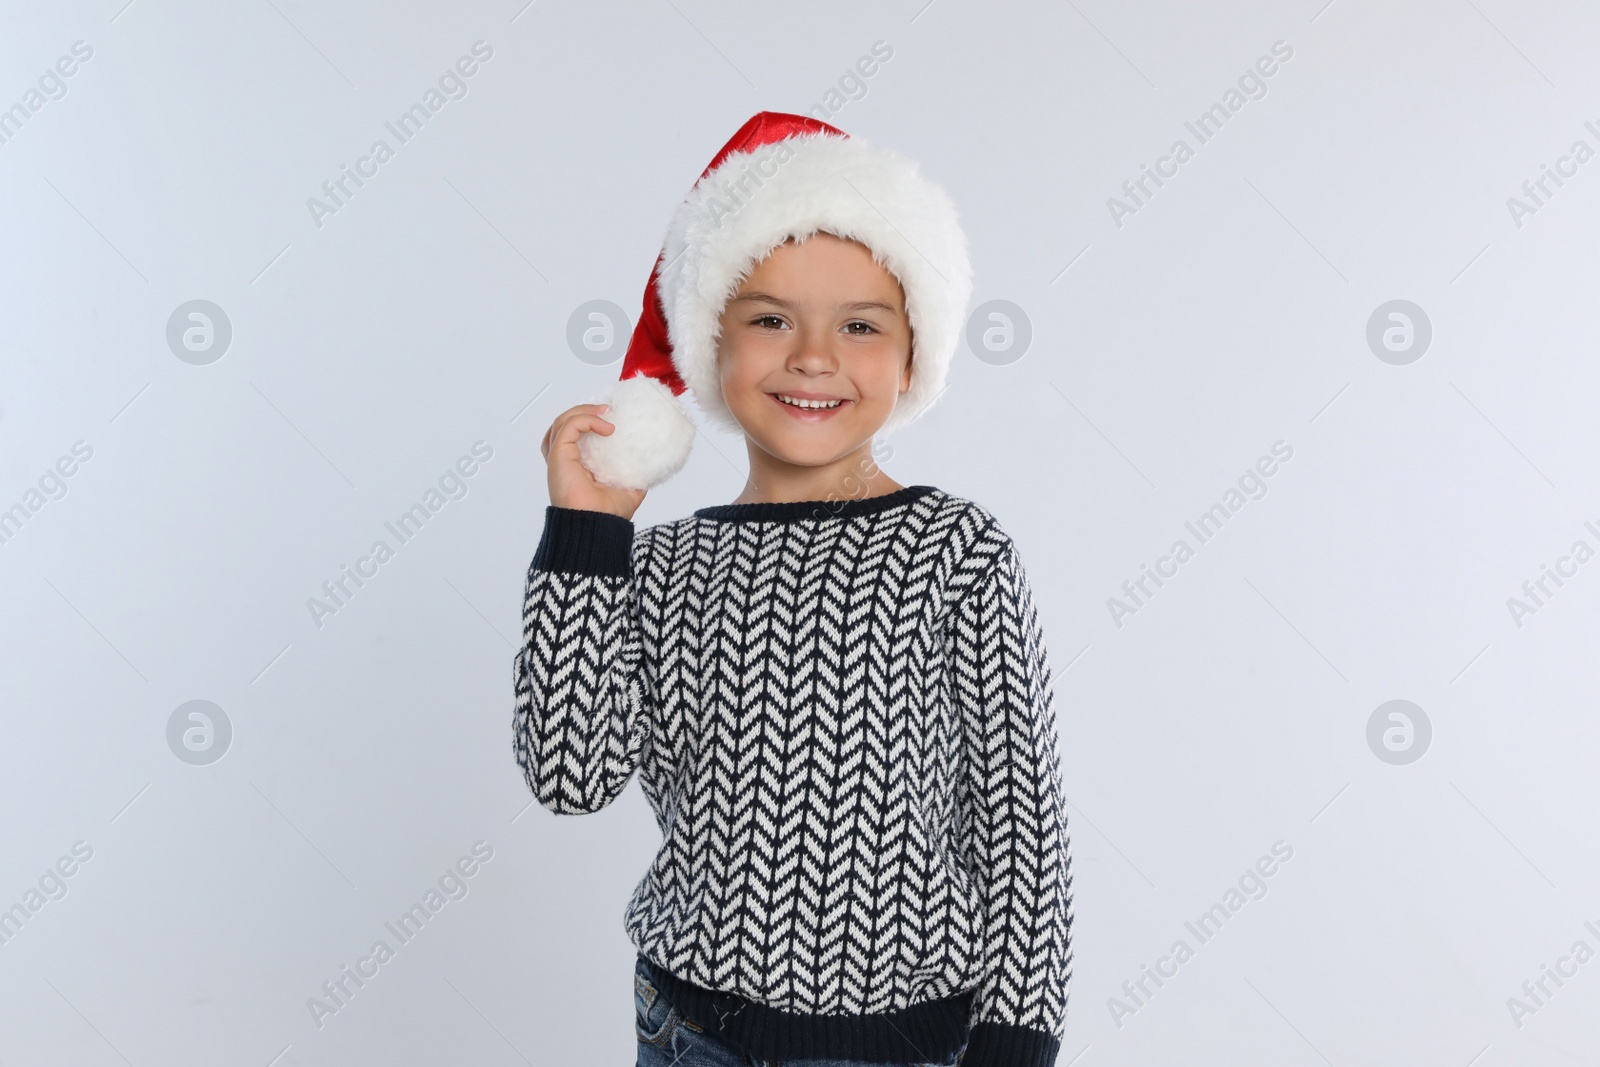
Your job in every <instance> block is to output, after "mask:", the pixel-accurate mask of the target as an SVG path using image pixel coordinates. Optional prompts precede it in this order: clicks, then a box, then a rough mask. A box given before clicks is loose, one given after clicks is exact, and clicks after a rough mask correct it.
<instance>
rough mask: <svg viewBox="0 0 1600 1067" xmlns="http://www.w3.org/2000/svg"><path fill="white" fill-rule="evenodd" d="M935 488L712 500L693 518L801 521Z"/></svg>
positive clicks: (876, 508)
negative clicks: (835, 496) (784, 498)
mask: <svg viewBox="0 0 1600 1067" xmlns="http://www.w3.org/2000/svg"><path fill="white" fill-rule="evenodd" d="M937 491H938V490H937V489H936V488H935V487H934V486H931V485H908V486H904V487H902V488H900V489H896V490H895V491H894V492H892V493H884V494H883V495H882V496H870V497H861V498H851V499H847V500H790V501H784V502H782V503H758V504H716V505H713V506H712V507H709V508H700V509H699V510H698V511H696V512H695V513H694V517H695V518H697V519H710V520H711V521H713V522H802V521H804V520H806V519H851V518H855V517H856V516H858V515H875V514H877V513H878V512H880V511H887V510H889V509H890V508H897V507H901V506H902V505H905V504H909V503H911V502H912V501H913V500H917V499H919V498H921V497H923V496H926V495H927V494H928V493H933V492H937Z"/></svg>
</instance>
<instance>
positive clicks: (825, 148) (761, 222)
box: [578, 111, 972, 489]
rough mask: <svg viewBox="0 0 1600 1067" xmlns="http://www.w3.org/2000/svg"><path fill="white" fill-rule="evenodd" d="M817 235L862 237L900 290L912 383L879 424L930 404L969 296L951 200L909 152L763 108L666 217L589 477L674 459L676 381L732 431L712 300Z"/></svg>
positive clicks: (620, 479)
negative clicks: (780, 251) (787, 247)
mask: <svg viewBox="0 0 1600 1067" xmlns="http://www.w3.org/2000/svg"><path fill="white" fill-rule="evenodd" d="M818 231H825V232H828V233H832V234H835V235H837V236H839V237H844V238H848V239H851V240H855V241H859V242H861V243H862V244H863V245H865V246H866V247H867V248H869V249H870V250H871V251H872V253H873V257H874V259H875V260H877V261H878V262H879V263H881V264H882V265H883V266H884V267H886V268H887V269H888V270H889V272H890V273H892V274H893V275H894V276H895V278H896V279H898V280H899V282H900V285H901V287H902V288H903V289H904V290H905V294H906V313H907V316H908V318H909V319H910V322H911V332H912V359H911V388H910V389H909V390H908V391H907V392H905V393H903V394H902V395H901V396H900V397H899V399H898V400H897V401H896V403H895V407H894V411H893V413H892V414H891V415H890V416H889V419H888V420H887V422H886V423H885V425H884V432H892V431H893V430H895V429H897V428H899V427H901V426H903V425H905V424H906V423H908V422H910V421H911V420H913V419H915V418H916V417H917V416H918V415H921V414H922V413H923V412H924V411H925V410H927V409H928V408H929V407H930V406H932V404H933V402H934V400H936V399H937V398H938V396H939V394H940V392H941V391H942V390H943V388H944V384H945V379H946V376H947V374H948V372H949V368H950V361H951V359H952V358H953V357H954V355H955V350H956V346H957V344H958V343H959V342H960V338H961V331H962V325H963V320H964V318H965V316H966V309H967V301H968V299H969V298H970V296H971V295H972V265H971V263H970V261H969V260H968V257H967V239H966V235H965V233H963V231H962V229H961V223H960V220H959V217H958V215H957V213H956V208H955V205H954V203H952V202H951V200H950V197H949V196H948V195H947V194H946V193H945V191H944V190H943V189H941V188H940V187H939V186H937V185H935V184H934V183H933V182H931V181H929V180H928V179H926V178H924V177H923V176H922V175H921V174H920V173H919V172H918V169H917V164H916V163H915V162H913V161H912V160H909V159H906V158H905V157H903V156H900V155H897V154H895V153H893V152H890V151H888V150H886V149H881V148H873V147H871V146H870V145H868V144H867V142H866V141H864V140H863V139H861V138H860V137H851V136H848V135H847V134H845V133H844V132H843V131H841V130H838V129H836V128H835V127H833V126H830V125H828V124H827V123H825V122H819V121H818V120H816V119H813V118H808V117H806V116H804V115H786V114H782V113H780V112H773V111H763V112H761V113H760V114H757V115H755V116H754V117H752V118H751V119H750V121H748V122H746V123H745V124H744V125H743V126H741V127H740V128H739V132H738V133H735V134H734V135H733V137H732V139H730V140H729V141H728V143H727V144H725V145H723V146H722V150H721V151H720V152H718V153H717V155H716V158H714V159H712V161H711V164H710V166H708V167H706V169H705V170H704V171H703V172H702V173H701V175H700V180H699V181H697V182H696V183H695V185H694V188H693V189H691V190H690V191H689V195H688V196H687V197H685V198H684V200H683V203H682V204H680V205H679V207H678V209H677V211H676V212H674V213H673V216H672V221H671V224H670V225H669V226H668V228H667V236H666V241H665V242H664V244H663V247H662V249H661V254H660V255H659V256H658V257H657V258H656V264H655V268H654V269H653V270H652V271H651V272H650V281H649V284H648V285H646V286H645V290H644V308H643V311H642V312H641V314H640V317H639V323H638V325H637V326H636V327H635V328H634V331H633V337H632V340H631V341H630V342H629V344H628V352H627V356H626V357H625V358H624V359H623V361H622V375H621V378H620V380H619V381H618V382H617V384H616V385H615V386H614V387H613V388H612V390H611V393H610V395H609V396H608V397H606V398H605V399H604V400H603V401H602V402H603V403H608V404H610V410H608V411H606V412H605V413H604V414H603V417H604V418H605V419H606V421H608V422H610V423H612V424H613V425H614V426H615V427H616V429H615V430H614V431H613V432H612V433H610V434H608V435H602V434H596V433H585V434H583V435H581V436H580V437H579V439H578V449H579V455H580V457H581V458H582V461H583V464H584V466H585V467H587V468H588V469H589V471H590V472H591V473H592V474H593V475H594V476H595V478H596V479H598V480H599V481H601V482H604V483H606V484H609V485H614V486H619V487H623V488H630V489H647V488H651V487H653V486H656V485H659V484H660V483H662V482H664V481H666V480H667V479H668V478H670V477H672V476H673V475H674V474H676V473H677V472H678V471H679V470H680V469H682V467H683V465H684V463H685V462H687V460H688V458H689V452H690V450H691V449H692V447H693V445H694V435H695V432H696V431H695V426H694V423H693V421H692V420H691V419H690V417H689V413H688V410H687V408H686V407H684V405H683V401H682V400H681V399H679V398H680V397H681V395H682V394H683V393H684V392H686V391H687V392H692V393H693V394H694V398H695V402H696V404H697V405H698V406H699V407H700V410H701V411H703V412H704V413H705V414H706V417H707V418H708V420H709V421H710V422H711V423H712V424H714V425H718V426H721V427H723V428H725V429H727V430H729V431H731V432H734V433H739V432H741V430H740V427H739V423H738V422H737V420H735V419H734V416H733V412H732V411H731V410H729V408H728V405H727V402H726V401H725V400H724V399H723V396H722V387H721V385H720V384H719V381H718V374H717V365H716V364H717V338H718V335H719V333H720V325H719V323H720V319H721V316H722V310H723V308H724V306H725V305H726V304H727V301H728V300H729V299H730V298H731V297H732V296H733V294H734V293H735V292H737V291H738V288H739V284H740V283H741V282H742V281H743V280H744V278H745V277H746V276H747V275H748V274H749V272H750V271H751V270H752V269H753V268H754V267H755V265H756V264H757V263H758V262H760V261H761V260H762V259H763V258H765V257H766V255H767V254H768V253H769V252H771V251H772V250H773V249H774V248H776V247H777V246H778V245H780V244H782V243H783V242H784V241H786V240H789V239H791V238H792V239H794V240H796V241H803V240H805V239H806V238H807V237H810V236H811V235H812V234H814V233H816V232H818Z"/></svg>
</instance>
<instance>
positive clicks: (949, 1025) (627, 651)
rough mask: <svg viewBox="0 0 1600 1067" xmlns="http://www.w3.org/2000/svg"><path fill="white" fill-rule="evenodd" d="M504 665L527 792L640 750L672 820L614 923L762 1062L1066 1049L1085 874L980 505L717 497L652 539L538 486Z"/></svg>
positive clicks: (585, 806)
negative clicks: (511, 655)
mask: <svg viewBox="0 0 1600 1067" xmlns="http://www.w3.org/2000/svg"><path fill="white" fill-rule="evenodd" d="M522 618H523V645H522V648H521V649H520V651H519V652H518V653H517V656H516V659H515V664H514V683H515V694H516V712H515V716H514V745H515V751H516V757H517V761H518V763H519V764H520V765H521V767H522V770H523V773H524V775H525V777H526V779H527V782H528V786H529V788H531V789H532V791H533V793H534V795H535V797H537V799H538V800H539V802H540V803H541V804H543V805H544V806H545V807H546V808H548V809H549V810H551V811H553V812H556V813H558V814H580V813H584V812H593V811H597V810H599V809H600V808H602V807H604V806H606V805H607V804H609V803H610V802H611V801H612V800H614V799H615V798H616V797H617V795H618V794H619V793H621V791H622V789H623V787H624V786H625V785H626V784H627V782H628V780H629V778H630V777H632V776H633V774H634V773H635V772H636V771H637V772H638V776H639V783H640V786H641V788H642V790H643V792H644V796H645V799H646V800H647V801H648V802H649V804H650V806H651V808H652V809H653V810H654V812H655V818H656V822H657V824H658V825H659V826H660V828H661V832H662V835H663V841H662V844H661V847H660V850H659V852H658V854H657V855H656V858H655V860H654V862H653V863H652V864H651V865H650V867H649V869H648V870H647V871H646V872H645V874H644V876H643V878H641V879H640V881H639V883H638V885H637V887H636V888H635V889H634V892H633V895H632V898H631V899H630V901H629V903H628V906H627V909H626V912H625V915H624V927H625V929H626V931H627V933H628V936H629V938H630V939H631V940H632V942H633V944H634V946H635V948H636V949H637V950H638V953H639V955H640V956H641V957H643V958H644V959H645V961H646V963H647V966H648V967H649V969H650V970H651V971H652V972H653V973H654V974H655V976H656V978H657V979H658V988H659V989H660V990H661V993H662V995H663V996H665V997H666V998H667V1000H668V1002H669V1003H671V1004H672V1005H674V1006H675V1007H677V1008H678V1009H679V1011H680V1012H681V1013H682V1014H684V1015H686V1016H687V1017H688V1018H690V1019H692V1020H694V1021H695V1022H697V1023H699V1024H700V1025H702V1026H704V1027H705V1028H706V1029H708V1030H710V1031H711V1032H713V1033H717V1034H719V1035H721V1036H722V1037H724V1038H725V1039H726V1040H728V1041H729V1042H731V1043H732V1044H734V1045H735V1046H737V1047H739V1048H740V1049H742V1050H744V1051H745V1052H748V1053H749V1054H750V1055H752V1056H754V1057H757V1058H762V1059H782V1060H788V1059H791V1058H810V1057H816V1058H839V1059H853V1060H862V1061H865V1062H871V1063H905V1062H907V1061H916V1062H921V1061H926V1060H936V1059H944V1058H948V1057H950V1056H951V1055H953V1054H954V1053H955V1051H956V1050H957V1049H958V1048H960V1046H961V1043H962V1040H963V1038H967V1039H968V1040H969V1043H968V1046H967V1052H966V1054H965V1056H964V1057H963V1059H962V1064H963V1067H1000V1065H1004V1067H1048V1065H1050V1064H1053V1063H1055V1060H1056V1054H1057V1052H1058V1051H1059V1049H1060V1043H1061V1039H1062V1034H1063V1027H1064V1025H1065V1018H1066V1007H1067V991H1068V985H1069V982H1070V980H1071V977H1072V949H1071V936H1070V935H1071V928H1072V873H1071V856H1070V846H1069V841H1068V836H1067V825H1066V812H1065V808H1064V805H1063V802H1062V798H1061V792H1060V786H1059V782H1058V776H1059V762H1058V755H1057V750H1056V737H1057V735H1056V726H1055V712H1054V703H1053V694H1052V690H1051V684H1050V683H1051V672H1050V668H1049V664H1048V661H1047V659H1046V655H1045V646H1044V641H1043V635H1042V633H1041V631H1040V623H1039V614H1038V610H1037V607H1036V606H1035V604H1034V601H1033V597H1032V592H1031V589H1030V587H1029V584H1028V580H1027V576H1026V574H1025V572H1024V570H1023V566H1022V561H1021V558H1020V557H1019V555H1018V552H1017V548H1016V545H1015V544H1014V543H1013V542H1012V540H1011V539H1010V538H1009V537H1008V536H1007V535H1006V534H1005V533H1004V532H1003V531H1002V530H1001V528H1000V526H999V524H998V523H997V522H996V521H995V519H994V517H993V516H992V515H990V514H989V513H988V512H987V511H985V510H984V509H983V508H981V507H979V506H978V505H976V504H974V503H972V502H971V501H968V500H965V499H962V498H960V497H956V496H952V495H950V494H947V493H945V492H943V491H942V490H939V489H936V488H934V487H932V486H925V485H917V486H909V487H906V488H904V489H901V490H898V491H896V492H893V493H889V494H886V495H883V496H878V497H871V498H866V499H853V500H846V501H833V502H805V503H779V504H727V505H722V506H718V507H709V508H702V509H701V510H699V511H697V512H695V513H694V515H693V516H692V517H691V518H687V519H681V520H677V521H673V522H666V523H662V524H660V525H656V526H651V527H648V528H646V529H643V530H639V531H635V529H634V524H633V523H632V522H631V521H629V520H627V519H623V518H620V517H618V516H615V515H610V514H606V513H603V512H595V511H580V510H575V509H567V508H559V507H554V506H551V507H548V508H546V511H545V528H544V534H543V537H542V538H541V540H540V542H539V546H538V549H537V551H536V553H535V555H534V558H533V562H532V565H531V566H530V568H529V570H528V577H527V585H526V595H525V603H524V608H523V616H522Z"/></svg>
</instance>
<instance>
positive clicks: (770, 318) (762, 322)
mask: <svg viewBox="0 0 1600 1067" xmlns="http://www.w3.org/2000/svg"><path fill="white" fill-rule="evenodd" d="M771 322H775V323H777V324H778V325H779V326H782V325H784V321H783V320H782V319H781V318H779V317H778V316H776V315H762V316H760V317H759V318H757V319H756V320H755V324H756V325H757V326H760V327H761V328H762V329H768V328H769V327H768V326H767V324H768V323H771Z"/></svg>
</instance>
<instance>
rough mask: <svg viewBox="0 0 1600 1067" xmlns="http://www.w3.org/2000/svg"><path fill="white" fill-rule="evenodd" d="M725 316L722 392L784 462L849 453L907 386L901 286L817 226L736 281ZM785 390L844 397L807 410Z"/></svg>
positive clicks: (866, 254) (751, 433)
mask: <svg viewBox="0 0 1600 1067" xmlns="http://www.w3.org/2000/svg"><path fill="white" fill-rule="evenodd" d="M721 323H722V335H721V338H720V339H719V341H718V344H717V368H718V372H719V375H720V378H721V383H722V395H723V397H724V399H726V400H727V402H728V407H729V408H730V409H731V410H732V411H733V414H734V417H735V418H737V419H738V420H739V425H740V426H742V427H743V428H744V431H745V434H746V435H747V436H748V437H749V438H750V439H751V441H753V442H754V443H755V444H756V445H759V446H760V447H761V448H762V449H764V450H765V451H767V452H768V453H770V454H771V455H773V456H774V457H776V458H778V459H779V460H782V461H785V462H787V463H792V464H795V465H797V466H818V465H821V464H825V463H831V462H835V461H837V460H839V459H840V458H841V457H844V456H847V455H849V454H850V453H851V452H852V451H854V450H856V449H857V448H859V447H861V446H862V444H863V443H864V442H870V441H871V439H872V435H873V434H874V433H876V432H877V430H878V429H879V428H880V427H881V426H882V425H883V424H884V422H885V421H886V420H887V419H888V417H889V413H890V412H891V411H893V410H894V405H895V401H896V399H897V398H898V397H899V396H900V394H901V393H903V392H905V391H906V390H907V389H909V388H911V323H910V321H909V320H908V319H907V318H906V304H905V292H904V290H902V289H901V287H900V283H899V282H898V281H896V280H895V277H894V275H893V274H890V273H889V272H888V271H887V270H885V269H884V268H883V267H881V266H879V265H878V264H877V263H875V262H873V259H872V253H871V252H870V251H868V250H867V248H866V247H865V246H864V245H861V244H859V243H857V242H855V241H847V240H844V239H843V238H840V237H836V236H834V235H833V234H830V233H820V232H819V233H816V234H813V235H812V236H811V237H809V238H807V239H806V240H805V241H804V242H802V243H800V244H795V243H794V242H793V241H788V242H785V243H784V244H782V245H779V246H778V247H777V248H775V249H773V251H772V253H771V254H770V255H768V256H767V258H766V259H764V260H762V261H761V262H760V263H759V264H757V265H756V267H755V269H754V270H752V271H751V272H750V276H749V277H748V278H746V279H745V280H744V282H743V283H742V284H741V285H740V286H739V289H738V291H737V292H735V293H734V295H733V297H732V298H731V299H730V300H729V301H728V305H727V307H725V308H723V311H722V318H721ZM780 394H781V395H785V396H794V395H795V394H800V395H801V396H806V395H808V394H809V395H810V396H811V397H812V398H818V397H820V398H826V399H829V400H841V401H843V403H841V404H839V405H838V406H837V407H835V408H833V409H832V410H831V411H830V410H820V409H800V408H796V407H792V406H790V405H788V404H786V403H784V402H782V401H780V400H779V399H778V397H779V395H780Z"/></svg>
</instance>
